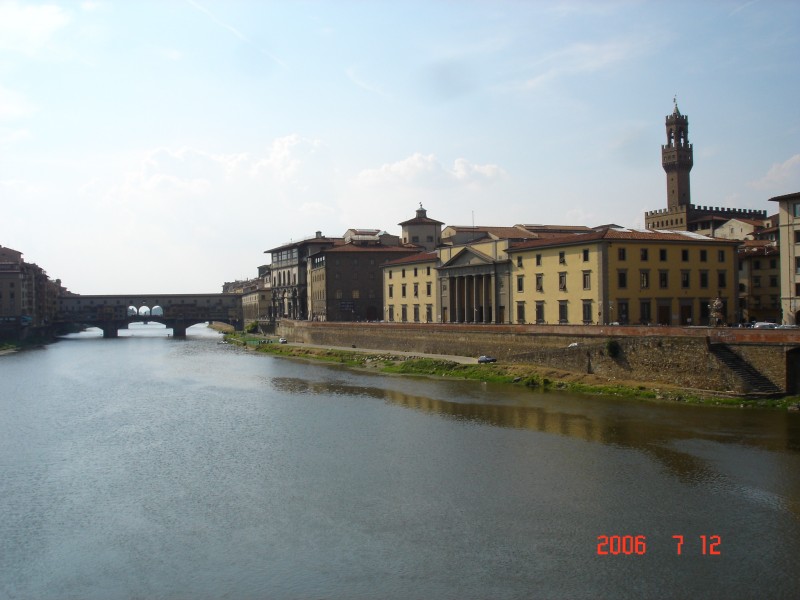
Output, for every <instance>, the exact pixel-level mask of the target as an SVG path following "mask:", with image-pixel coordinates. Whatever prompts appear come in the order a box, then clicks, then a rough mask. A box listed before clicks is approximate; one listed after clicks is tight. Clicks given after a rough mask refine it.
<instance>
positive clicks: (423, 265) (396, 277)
mask: <svg viewBox="0 0 800 600" xmlns="http://www.w3.org/2000/svg"><path fill="white" fill-rule="evenodd" d="M438 260H439V257H438V256H437V254H436V253H435V252H420V253H418V254H414V255H412V256H406V257H403V258H399V259H397V260H394V261H391V262H389V263H387V264H386V265H385V266H384V267H383V300H384V315H383V318H384V320H385V321H389V322H394V321H397V322H402V323H406V322H412V323H440V322H441V321H442V317H441V309H440V301H439V284H438V270H437V265H438Z"/></svg>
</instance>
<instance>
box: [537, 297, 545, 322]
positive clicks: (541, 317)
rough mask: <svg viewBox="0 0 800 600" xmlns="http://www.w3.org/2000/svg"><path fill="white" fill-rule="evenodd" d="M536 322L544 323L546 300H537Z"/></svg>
mask: <svg viewBox="0 0 800 600" xmlns="http://www.w3.org/2000/svg"><path fill="white" fill-rule="evenodd" d="M536 322H537V323H544V302H543V301H537V302H536Z"/></svg>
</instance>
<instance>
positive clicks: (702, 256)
mask: <svg viewBox="0 0 800 600" xmlns="http://www.w3.org/2000/svg"><path fill="white" fill-rule="evenodd" d="M707 261H708V250H700V262H707Z"/></svg>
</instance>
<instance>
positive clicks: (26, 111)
mask: <svg viewBox="0 0 800 600" xmlns="http://www.w3.org/2000/svg"><path fill="white" fill-rule="evenodd" d="M34 112H35V108H34V106H33V104H31V103H30V102H29V101H28V99H27V98H26V97H25V96H24V95H22V94H20V93H19V92H15V91H14V90H9V89H6V88H3V87H0V120H11V119H20V118H22V117H27V116H30V115H31V114H33V113H34Z"/></svg>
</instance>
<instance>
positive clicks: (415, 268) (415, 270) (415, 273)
mask: <svg viewBox="0 0 800 600" xmlns="http://www.w3.org/2000/svg"><path fill="white" fill-rule="evenodd" d="M416 276H417V267H414V277H416Z"/></svg>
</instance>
